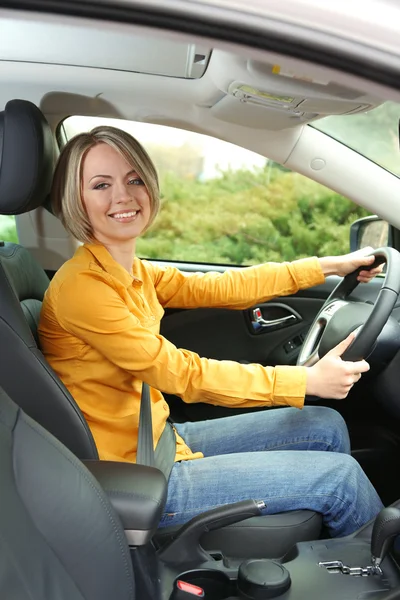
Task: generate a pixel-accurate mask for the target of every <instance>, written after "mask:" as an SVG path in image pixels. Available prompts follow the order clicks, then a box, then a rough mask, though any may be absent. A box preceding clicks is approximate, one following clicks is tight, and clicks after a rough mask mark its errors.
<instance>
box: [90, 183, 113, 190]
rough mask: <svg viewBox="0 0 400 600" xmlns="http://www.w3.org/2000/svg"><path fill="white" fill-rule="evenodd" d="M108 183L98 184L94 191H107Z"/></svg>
mask: <svg viewBox="0 0 400 600" xmlns="http://www.w3.org/2000/svg"><path fill="white" fill-rule="evenodd" d="M108 185H109V184H108V183H98V184H97V185H95V186H94V188H93V189H94V190H105V189H107V188H108Z"/></svg>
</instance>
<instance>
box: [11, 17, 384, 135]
mask: <svg viewBox="0 0 400 600" xmlns="http://www.w3.org/2000/svg"><path fill="white" fill-rule="evenodd" d="M27 40H29V43H27ZM275 60H276V59H275V58H274V57H271V61H270V62H268V61H267V62H265V61H263V62H261V61H257V60H254V58H251V57H246V56H244V55H241V56H239V55H236V54H232V53H229V52H225V51H223V50H219V49H218V50H216V49H212V48H211V46H207V45H206V44H204V43H196V42H194V43H187V42H183V41H180V40H179V41H178V40H177V39H173V38H172V37H170V36H167V35H161V34H160V33H159V32H157V33H155V32H154V31H150V30H148V31H143V29H138V30H135V29H134V28H132V27H124V26H117V25H108V26H107V25H105V24H102V25H101V26H99V24H97V23H91V22H89V21H74V20H73V19H64V18H63V19H62V20H58V21H56V20H54V19H51V18H46V19H45V20H35V19H34V18H32V17H29V18H27V17H26V18H24V17H23V15H22V16H19V17H18V18H16V17H15V14H12V13H8V14H7V13H3V16H2V17H1V16H0V77H1V80H2V86H1V89H0V105H2V106H4V105H5V103H6V102H7V100H8V99H10V98H11V97H24V98H27V99H30V100H32V101H34V102H36V103H37V104H39V105H40V106H41V108H42V110H43V112H44V113H45V114H46V116H48V117H49V116H50V119H51V120H52V121H53V122H54V121H55V118H54V117H57V118H58V119H59V118H60V117H61V118H62V117H64V116H67V115H69V114H98V115H106V116H111V117H123V118H128V119H132V120H140V121H149V122H154V123H164V124H167V123H169V124H172V125H174V126H177V125H178V126H181V127H186V128H190V129H192V130H196V129H197V130H199V126H198V124H199V123H201V124H202V125H201V127H200V129H201V130H202V131H203V132H209V133H213V134H214V135H218V131H219V129H222V130H223V129H224V127H223V126H222V127H220V128H219V127H218V126H216V125H217V123H216V122H220V123H222V124H223V123H229V124H235V125H239V126H242V127H246V128H249V129H263V130H266V131H280V130H285V129H289V128H290V129H292V128H296V127H299V126H301V125H303V124H304V123H307V122H309V121H311V120H313V119H315V118H318V117H322V116H325V115H327V114H349V113H354V112H357V111H365V110H368V109H369V108H371V107H373V106H376V105H377V104H379V102H380V101H379V99H378V98H376V97H372V96H370V95H368V94H365V93H364V92H362V91H357V90H354V89H350V88H346V87H344V86H343V85H339V84H337V83H335V82H334V81H331V80H330V78H329V77H327V76H325V77H321V75H318V74H317V75H315V74H314V73H313V70H312V68H309V69H308V70H307V69H304V67H303V68H302V70H300V69H299V67H297V66H296V65H295V66H294V65H293V64H290V61H289V62H288V61H287V60H286V62H285V63H282V61H279V64H276V62H275ZM105 71H106V73H105ZM243 86H245V87H243ZM243 90H244V91H243ZM249 90H250V93H249ZM52 115H54V117H52ZM209 124H210V125H212V127H209Z"/></svg>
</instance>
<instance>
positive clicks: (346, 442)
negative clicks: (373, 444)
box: [310, 406, 350, 454]
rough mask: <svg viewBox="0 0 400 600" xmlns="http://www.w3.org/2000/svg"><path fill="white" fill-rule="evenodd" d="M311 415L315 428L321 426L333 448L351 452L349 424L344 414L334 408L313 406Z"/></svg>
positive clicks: (342, 451) (336, 450) (338, 450)
mask: <svg viewBox="0 0 400 600" xmlns="http://www.w3.org/2000/svg"><path fill="white" fill-rule="evenodd" d="M310 409H312V412H313V414H312V415H310V416H311V419H312V422H313V426H314V428H319V429H320V430H321V431H322V432H324V435H325V437H326V438H327V439H329V440H330V443H331V446H332V450H334V451H335V452H341V453H343V454H350V438H349V432H348V429H347V425H346V422H345V420H344V419H343V417H342V415H341V414H340V413H339V412H338V411H337V410H334V409H333V408H328V407H326V406H312V407H310Z"/></svg>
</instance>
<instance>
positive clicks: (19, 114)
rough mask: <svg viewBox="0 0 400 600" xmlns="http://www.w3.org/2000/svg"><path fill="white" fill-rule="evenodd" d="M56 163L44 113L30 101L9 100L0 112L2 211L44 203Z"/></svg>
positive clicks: (21, 210) (19, 210) (24, 209)
mask: <svg viewBox="0 0 400 600" xmlns="http://www.w3.org/2000/svg"><path fill="white" fill-rule="evenodd" d="M53 166H54V140H53V135H52V132H51V129H50V126H49V124H48V122H47V121H46V119H45V118H44V116H43V114H42V112H41V111H40V110H39V109H38V108H37V106H35V105H34V104H32V102H28V101H27V100H10V102H7V104H6V107H5V109H4V111H2V112H0V214H2V215H18V214H21V213H24V212H28V211H30V210H33V209H34V208H37V207H38V206H40V205H42V204H44V202H45V200H46V197H47V195H48V194H49V192H50V187H51V180H52V176H53Z"/></svg>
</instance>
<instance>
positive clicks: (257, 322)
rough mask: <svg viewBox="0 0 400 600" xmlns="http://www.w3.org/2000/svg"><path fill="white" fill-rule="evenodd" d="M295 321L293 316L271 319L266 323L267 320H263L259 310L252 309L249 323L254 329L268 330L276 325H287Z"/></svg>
mask: <svg viewBox="0 0 400 600" xmlns="http://www.w3.org/2000/svg"><path fill="white" fill-rule="evenodd" d="M296 320H297V319H296V316H295V315H288V316H287V317H281V318H280V319H271V320H270V321H268V320H267V319H264V318H263V316H262V312H261V309H260V308H254V309H253V318H252V320H251V323H252V325H253V327H254V329H259V328H260V327H262V328H268V327H276V326H277V325H284V324H285V323H288V324H289V322H290V321H296Z"/></svg>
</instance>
